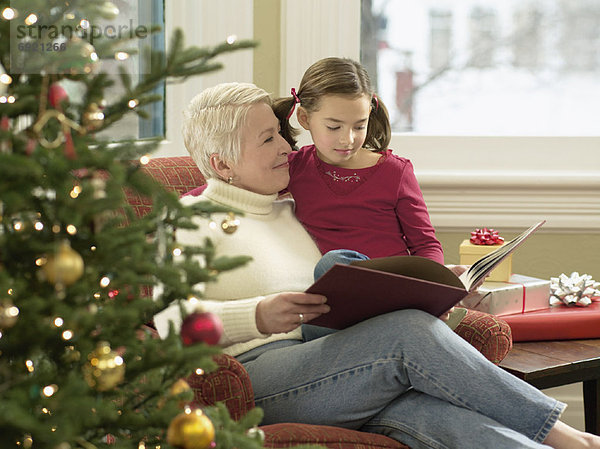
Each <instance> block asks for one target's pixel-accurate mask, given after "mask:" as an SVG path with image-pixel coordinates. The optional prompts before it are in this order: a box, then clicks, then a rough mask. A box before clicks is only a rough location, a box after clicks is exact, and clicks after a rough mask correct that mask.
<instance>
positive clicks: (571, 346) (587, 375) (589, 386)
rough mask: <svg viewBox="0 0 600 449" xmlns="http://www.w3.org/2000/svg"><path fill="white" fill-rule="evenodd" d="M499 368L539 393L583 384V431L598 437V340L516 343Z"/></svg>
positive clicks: (599, 342)
mask: <svg viewBox="0 0 600 449" xmlns="http://www.w3.org/2000/svg"><path fill="white" fill-rule="evenodd" d="M500 367H501V368H504V369H505V370H506V371H508V372H509V373H511V374H514V375H515V376H517V377H518V378H520V379H523V380H524V381H526V382H527V383H529V384H531V385H533V386H535V387H537V388H540V389H543V388H551V387H559V386H562V385H567V384H571V383H575V382H583V407H584V413H585V430H586V432H591V433H594V434H596V435H598V434H599V433H598V431H599V430H600V413H599V411H600V339H595V340H565V341H536V342H522V343H515V344H514V345H513V348H512V349H511V351H510V352H509V353H508V355H507V356H506V358H505V359H504V360H503V361H502V363H500Z"/></svg>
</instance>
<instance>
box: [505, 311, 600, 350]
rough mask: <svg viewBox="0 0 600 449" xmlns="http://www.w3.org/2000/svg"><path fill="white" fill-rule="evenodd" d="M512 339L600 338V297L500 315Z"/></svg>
mask: <svg viewBox="0 0 600 449" xmlns="http://www.w3.org/2000/svg"><path fill="white" fill-rule="evenodd" d="M502 319H503V320H504V321H506V322H507V323H508V325H509V326H510V328H511V330H512V337H513V341H543V340H579V339H585V338H600V301H594V302H592V304H590V305H589V306H587V307H576V306H571V307H569V306H565V305H559V306H554V307H550V308H548V309H545V310H536V311H533V312H526V313H519V314H514V315H503V316H502Z"/></svg>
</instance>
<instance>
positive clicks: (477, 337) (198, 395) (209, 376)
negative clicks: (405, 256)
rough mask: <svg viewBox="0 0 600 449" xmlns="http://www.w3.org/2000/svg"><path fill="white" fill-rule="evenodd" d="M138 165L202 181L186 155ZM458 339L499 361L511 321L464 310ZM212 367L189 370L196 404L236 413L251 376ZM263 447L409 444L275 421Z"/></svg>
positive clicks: (179, 186)
mask: <svg viewBox="0 0 600 449" xmlns="http://www.w3.org/2000/svg"><path fill="white" fill-rule="evenodd" d="M143 170H144V171H146V172H147V173H148V174H149V175H150V176H152V177H153V178H155V179H156V180H158V181H160V182H161V183H162V184H164V186H165V187H166V188H167V189H169V190H173V191H176V192H177V193H178V194H179V195H181V194H184V193H186V192H189V191H190V190H192V189H194V188H195V187H198V186H200V185H202V184H203V183H204V178H203V177H202V175H201V174H200V171H199V170H198V168H197V167H196V165H195V164H194V162H193V161H192V159H191V158H190V157H163V158H154V159H151V160H150V162H149V163H148V164H147V165H145V166H143ZM127 199H128V202H129V204H130V205H131V206H132V207H133V208H134V210H135V212H136V214H138V216H142V215H144V214H145V213H147V212H148V211H149V210H150V209H151V208H152V204H151V202H150V201H149V200H148V199H147V198H144V197H141V196H139V195H136V194H132V193H131V192H129V193H128V194H127ZM456 333H458V334H459V335H460V336H461V337H462V338H463V339H465V340H466V341H468V342H469V343H471V344H472V345H473V346H474V347H475V348H477V349H478V350H479V351H481V353H482V354H483V355H484V356H485V357H486V358H488V359H489V360H490V361H492V362H493V363H496V364H498V363H500V361H502V359H503V358H504V357H505V356H506V354H507V353H508V351H509V350H510V348H511V347H512V338H511V331H510V327H509V326H508V325H507V324H506V322H504V321H503V320H501V319H498V318H496V317H494V316H492V315H488V314H485V313H482V312H477V311H473V310H469V311H468V312H467V315H466V316H465V318H464V319H463V320H462V322H461V323H460V324H459V325H458V327H457V328H456ZM215 361H216V362H217V365H218V368H217V370H215V371H213V372H211V373H206V374H203V375H196V374H193V375H191V376H190V377H189V378H188V379H187V381H188V383H189V384H190V386H191V387H192V389H193V391H194V397H195V402H196V403H197V404H199V405H213V404H215V403H216V402H223V403H224V404H225V405H226V406H227V408H228V409H229V412H230V414H231V416H232V417H233V418H234V419H239V418H240V417H242V416H243V415H244V414H245V413H246V412H247V411H248V410H250V409H252V408H253V407H254V394H253V391H252V384H251V383H250V378H249V376H248V374H247V373H246V371H245V370H244V367H243V366H242V364H241V363H239V362H238V361H237V360H236V359H235V358H233V357H230V356H228V355H224V354H222V355H218V356H216V357H215ZM261 429H262V430H263V431H264V433H265V443H264V444H265V447H273V448H279V447H290V446H295V445H299V444H319V445H323V446H326V447H329V448H335V449H362V448H398V449H403V448H404V449H409V448H408V447H407V446H405V445H403V444H401V443H398V442H397V441H395V440H392V439H390V438H388V437H385V436H383V435H377V434H371V433H366V432H360V431H355V430H348V429H342V428H336V427H330V426H320V425H308V424H298V423H280V424H274V425H267V426H262V427H261Z"/></svg>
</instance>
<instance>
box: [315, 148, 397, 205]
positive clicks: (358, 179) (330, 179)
mask: <svg viewBox="0 0 600 449" xmlns="http://www.w3.org/2000/svg"><path fill="white" fill-rule="evenodd" d="M380 154H381V157H380V158H379V159H378V160H377V163H376V164H375V165H373V166H371V167H366V168H343V167H337V166H335V165H331V164H328V163H327V162H324V161H322V160H321V159H319V157H318V156H317V154H316V152H315V153H314V154H313V157H314V158H315V161H316V166H317V170H318V172H319V175H320V176H321V178H322V179H323V181H324V182H325V184H327V186H328V187H329V188H330V189H331V191H332V192H333V193H335V194H337V195H345V194H348V193H350V192H352V191H353V190H355V189H356V188H358V187H359V186H360V185H362V184H364V183H365V182H366V181H368V180H369V179H370V177H371V176H372V175H373V173H374V172H376V171H377V170H378V169H379V167H380V166H381V164H382V163H383V162H384V161H385V160H386V159H387V153H386V152H382V153H380Z"/></svg>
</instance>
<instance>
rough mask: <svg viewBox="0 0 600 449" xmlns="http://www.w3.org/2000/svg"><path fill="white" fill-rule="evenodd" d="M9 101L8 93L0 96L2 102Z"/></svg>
mask: <svg viewBox="0 0 600 449" xmlns="http://www.w3.org/2000/svg"><path fill="white" fill-rule="evenodd" d="M7 101H8V97H7V96H6V95H2V96H1V97H0V103H6V102H7Z"/></svg>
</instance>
